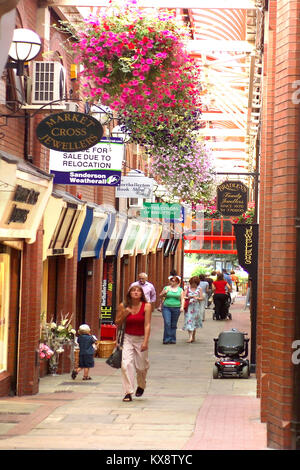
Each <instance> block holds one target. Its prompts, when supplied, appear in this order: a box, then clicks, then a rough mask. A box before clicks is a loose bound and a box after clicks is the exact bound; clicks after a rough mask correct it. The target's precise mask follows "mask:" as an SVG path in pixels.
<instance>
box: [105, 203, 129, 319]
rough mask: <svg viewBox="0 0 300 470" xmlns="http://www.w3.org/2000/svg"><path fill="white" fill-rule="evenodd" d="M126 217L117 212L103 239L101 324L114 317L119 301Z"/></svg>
mask: <svg viewBox="0 0 300 470" xmlns="http://www.w3.org/2000/svg"><path fill="white" fill-rule="evenodd" d="M127 225H128V218H127V215H126V214H125V213H122V212H118V213H117V214H116V217H115V225H114V229H113V231H112V233H110V234H109V235H108V237H107V238H106V240H105V241H104V247H103V277H102V293H101V324H111V323H113V321H114V319H115V314H116V307H117V305H118V303H119V301H120V293H119V288H118V287H120V259H121V258H120V257H119V252H120V247H121V244H122V241H123V238H124V235H125V232H126V229H127Z"/></svg>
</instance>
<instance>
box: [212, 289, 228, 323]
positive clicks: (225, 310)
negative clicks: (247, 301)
mask: <svg viewBox="0 0 300 470" xmlns="http://www.w3.org/2000/svg"><path fill="white" fill-rule="evenodd" d="M230 305H231V297H230V294H227V298H226V301H225V305H224V313H225V318H224V320H226V318H228V320H232V315H231V313H230V312H229V307H230ZM216 319H217V316H216V308H215V307H214V313H213V320H216Z"/></svg>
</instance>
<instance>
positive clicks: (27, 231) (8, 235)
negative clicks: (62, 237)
mask: <svg viewBox="0 0 300 470" xmlns="http://www.w3.org/2000/svg"><path fill="white" fill-rule="evenodd" d="M52 186H53V182H52V176H51V175H49V174H48V173H46V172H44V171H42V170H40V169H39V168H37V167H35V166H34V165H31V164H30V163H29V162H26V161H24V160H22V159H19V158H17V157H15V156H12V155H9V154H7V153H5V152H2V151H1V152H0V396H3V395H7V394H8V393H18V382H20V380H21V379H20V377H19V374H18V365H19V364H20V362H21V360H22V359H21V358H20V355H21V354H22V344H21V343H22V340H21V338H20V336H19V334H20V332H22V339H24V341H26V335H27V331H26V329H24V330H23V329H22V324H23V320H24V318H26V317H28V315H30V318H32V320H34V317H35V318H36V316H39V314H40V305H38V302H37V303H34V304H33V305H31V307H29V302H28V301H27V296H28V292H29V291H30V289H31V285H30V276H28V274H27V271H26V266H27V265H29V264H31V269H32V272H36V268H37V266H38V263H39V260H38V249H39V246H40V245H41V240H42V231H41V230H40V225H41V221H42V217H43V213H44V210H45V207H46V205H47V203H48V200H49V198H50V195H51V191H52ZM35 281H36V282H38V279H35ZM33 289H35V287H34V288H33ZM32 296H33V297H32V298H33V299H34V298H35V292H34V290H33V291H32ZM33 334H34V332H33ZM37 334H38V332H37ZM28 354H29V356H30V358H34V354H35V351H34V348H33V349H32V350H31V351H29V353H28Z"/></svg>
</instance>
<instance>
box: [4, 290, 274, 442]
mask: <svg viewBox="0 0 300 470" xmlns="http://www.w3.org/2000/svg"><path fill="white" fill-rule="evenodd" d="M244 303H245V298H244V297H241V298H239V299H238V300H237V301H236V303H235V304H234V305H233V306H232V307H231V312H232V315H233V320H232V321H229V320H227V321H223V322H216V321H213V320H212V312H213V311H212V309H206V319H205V322H204V326H203V328H202V330H200V331H198V336H197V338H196V342H195V343H193V344H187V343H186V340H187V333H186V332H184V331H182V329H181V327H182V322H183V318H181V319H180V322H179V329H178V331H177V344H176V345H163V344H162V328H163V322H162V318H161V314H160V312H158V311H155V313H154V316H153V327H152V337H151V345H150V361H151V368H150V371H149V376H148V387H147V389H146V391H145V394H144V396H143V397H142V398H134V400H133V402H131V403H123V402H122V397H123V395H122V389H121V380H120V372H119V371H116V370H113V369H111V368H110V367H109V366H107V365H106V364H105V359H98V358H97V359H96V367H95V368H94V370H93V371H92V372H93V374H91V375H92V377H93V380H92V381H82V380H81V377H79V376H78V377H77V379H76V380H75V381H73V380H72V379H71V378H70V376H69V374H64V375H61V376H56V377H52V376H47V377H45V378H43V379H41V381H40V392H39V394H38V395H35V396H26V397H13V398H2V399H0V410H1V411H0V449H7V450H11V449H19V450H20V449H27V450H28V449H34V450H38V449H43V450H49V449H50V450H54V449H57V450H59V449H72V450H74V449H87V450H92V449H93V450H101V449H114V450H122V449H128V450H133V449H135V450H138V449H145V450H147V449H156V450H167V449H168V450H196V449H199V450H214V449H220V450H221V449H225V450H230V449H233V450H247V449H252V450H263V449H266V428H265V425H264V424H262V423H261V422H260V418H259V415H260V410H259V406H260V404H259V399H257V398H256V379H255V376H254V375H251V377H250V378H249V379H218V380H214V379H213V378H212V368H213V364H214V360H215V359H214V349H213V348H214V346H213V338H214V337H216V336H217V335H218V333H219V332H220V331H222V330H224V329H230V328H232V327H236V328H238V329H240V330H241V331H248V332H250V326H249V310H248V309H247V310H245V309H244Z"/></svg>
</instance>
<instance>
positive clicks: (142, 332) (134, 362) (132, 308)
mask: <svg viewBox="0 0 300 470" xmlns="http://www.w3.org/2000/svg"><path fill="white" fill-rule="evenodd" d="M151 313H152V308H151V304H150V303H148V302H147V301H146V297H145V294H144V291H143V289H142V288H141V287H140V286H136V285H134V286H131V287H130V288H129V290H128V292H127V295H126V299H125V301H124V302H122V303H121V304H120V305H119V308H118V311H117V315H116V319H115V323H116V325H118V326H121V325H122V324H123V323H124V321H126V324H125V335H124V343H123V350H122V366H121V374H122V385H123V390H124V393H125V396H124V398H123V401H126V402H128V401H132V395H133V393H134V382H135V375H136V380H137V389H136V392H135V396H136V397H141V396H142V395H143V393H144V390H145V388H146V376H147V372H148V369H149V359H148V346H149V338H150V330H151Z"/></svg>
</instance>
